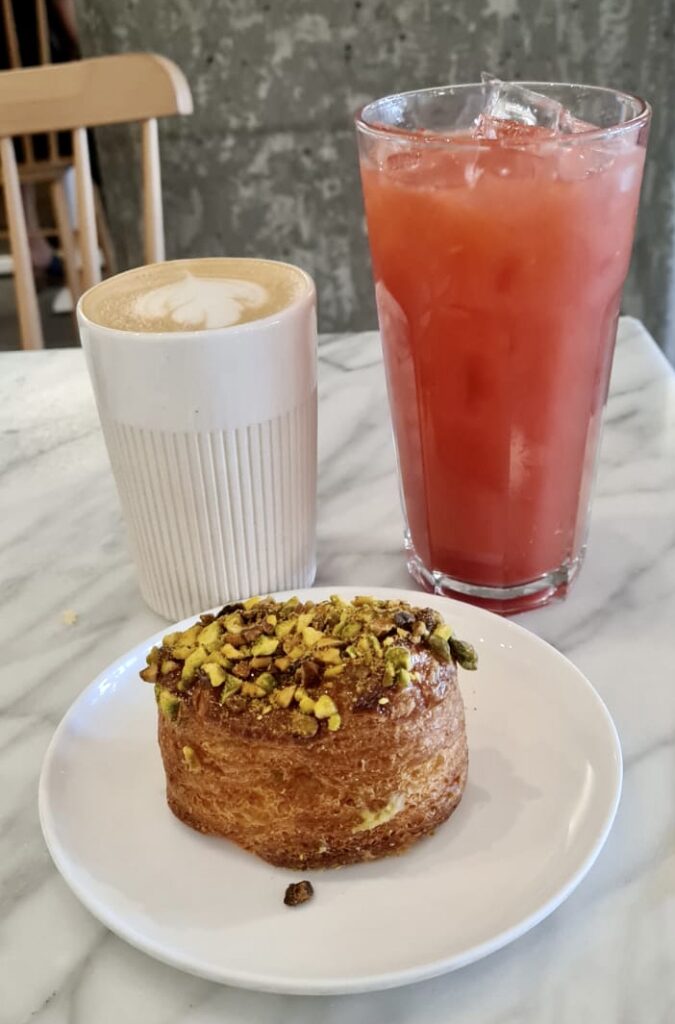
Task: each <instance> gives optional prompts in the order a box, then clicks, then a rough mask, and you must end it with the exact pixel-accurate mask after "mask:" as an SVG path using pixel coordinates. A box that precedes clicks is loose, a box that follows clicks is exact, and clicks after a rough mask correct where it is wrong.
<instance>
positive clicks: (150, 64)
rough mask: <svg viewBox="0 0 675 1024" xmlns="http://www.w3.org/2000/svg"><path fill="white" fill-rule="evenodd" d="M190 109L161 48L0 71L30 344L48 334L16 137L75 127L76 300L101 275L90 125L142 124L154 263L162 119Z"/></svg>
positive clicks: (9, 191) (23, 318) (6, 184)
mask: <svg viewBox="0 0 675 1024" xmlns="http://www.w3.org/2000/svg"><path fill="white" fill-rule="evenodd" d="M190 113H192V96H191V93H190V87H189V85H188V83H187V81H186V79H185V77H184V75H183V73H182V71H181V70H180V69H179V68H178V67H177V66H176V65H175V64H173V63H172V62H171V61H169V60H166V58H164V57H158V56H157V55H155V54H147V53H126V54H119V55H117V56H111V57H94V58H92V59H91V60H80V61H73V62H72V63H67V64H48V65H45V66H42V67H34V68H25V69H23V70H20V71H3V72H0V154H1V156H2V184H3V188H4V193H5V204H6V208H7V223H8V228H9V236H10V243H11V247H12V256H13V260H14V280H15V287H16V299H17V309H18V313H19V325H20V333H21V343H22V346H23V348H42V347H43V337H42V326H41V323H40V314H39V310H38V304H37V296H36V292H35V282H34V279H33V272H32V266H31V260H30V253H29V249H28V234H27V231H26V221H25V217H24V212H23V205H22V202H21V191H20V185H19V174H18V169H17V162H16V156H15V153H14V145H13V142H12V139H13V138H14V137H16V136H25V135H26V134H29V135H33V134H37V133H41V132H56V131H71V132H72V135H73V152H74V163H75V181H76V191H77V212H78V222H79V239H80V251H81V263H82V272H81V282H79V281H78V282H77V283H75V285H74V288H75V291H74V294H73V301H74V302H76V301H77V298H78V297H79V294H80V291H81V290H82V291H84V290H86V289H87V288H90V287H91V286H92V285H93V284H96V282H97V281H99V280H100V277H101V273H100V265H99V260H98V239H97V230H96V211H95V207H96V200H95V193H94V188H93V184H92V179H91V169H90V164H89V148H88V144H87V128H95V127H98V126H101V125H107V124H123V123H130V122H140V123H141V131H142V161H143V240H144V254H145V260H146V262H148V263H154V262H157V261H160V260H163V259H164V228H163V220H162V197H161V177H160V159H159V141H158V134H157V120H156V119H157V118H158V117H167V116H169V115H171V114H190ZM80 284H81V289H80Z"/></svg>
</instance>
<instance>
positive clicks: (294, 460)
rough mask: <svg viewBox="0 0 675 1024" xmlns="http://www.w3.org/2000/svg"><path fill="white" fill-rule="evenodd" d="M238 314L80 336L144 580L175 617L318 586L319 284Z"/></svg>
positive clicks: (161, 607)
mask: <svg viewBox="0 0 675 1024" xmlns="http://www.w3.org/2000/svg"><path fill="white" fill-rule="evenodd" d="M300 273H302V276H303V278H304V280H305V284H306V288H305V290H303V291H301V293H300V296H299V297H297V298H295V299H294V300H293V301H292V302H291V304H290V305H288V306H286V307H285V308H284V309H282V310H281V311H280V312H278V313H275V314H274V315H272V316H269V317H266V318H265V319H261V320H253V321H250V322H248V323H243V324H238V325H235V326H231V327H221V328H211V329H206V330H198V331H184V332H174V331H171V332H168V331H167V332H165V333H136V332H134V331H125V330H118V329H116V328H111V327H104V326H101V325H99V324H96V323H93V322H92V321H91V320H90V319H88V318H87V317H86V316H85V315H84V313H83V311H82V302H83V300H82V299H81V300H80V302H79V304H78V308H77V319H78V324H79V328H80V337H81V340H82V347H83V349H84V352H85V355H86V359H87V365H88V368H89V373H90V376H91V379H92V383H93V388H94V393H95V396H96V403H97V406H98V411H99V416H100V419H101V425H102V427H103V434H104V436H105V442H106V445H107V448H108V454H109V456H110V462H111V464H112V470H113V473H114V476H115V481H116V483H117V489H118V492H119V496H120V500H121V504H122V509H123V513H124V518H125V520H126V523H127V526H128V528H129V533H130V536H131V542H132V548H133V553H134V558H135V562H136V566H137V569H138V575H139V580H140V588H141V593H142V595H143V597H144V599H145V600H146V602H147V603H148V604H149V605H150V607H151V608H152V609H154V610H155V611H157V612H159V614H160V615H164V616H166V618H168V619H172V620H177V619H182V618H185V617H187V616H189V615H192V614H194V613H196V612H200V611H203V610H204V609H206V608H211V607H214V606H215V605H219V604H225V603H227V602H229V601H233V600H238V599H240V598H245V597H250V596H251V595H253V594H259V593H269V592H270V591H275V590H287V589H296V588H298V589H299V588H302V587H307V586H310V585H311V584H312V582H313V580H314V576H315V572H316V404H317V401H316V293H315V289H314V283H313V281H312V279H311V278H310V277H309V276H308V275H307V274H304V272H300Z"/></svg>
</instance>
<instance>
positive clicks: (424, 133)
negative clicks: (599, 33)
mask: <svg viewBox="0 0 675 1024" xmlns="http://www.w3.org/2000/svg"><path fill="white" fill-rule="evenodd" d="M484 84H485V83H483V82H458V83H456V84H453V83H450V82H449V83H446V84H445V85H432V86H428V87H427V88H425V89H408V90H406V91H404V92H394V93H390V94H388V95H385V96H380V97H378V98H377V99H374V100H369V101H368V103H365V104H364V105H363V106H362V107H361V108H360V109H359V110H358V111H357V112H356V114H355V115H354V122H355V124H356V128H357V130H358V131H361V132H363V133H364V134H366V135H371V136H373V137H375V138H389V139H399V140H400V139H413V138H414V139H415V140H416V142H420V143H433V142H443V143H445V144H446V145H447V144H448V143H450V144H452V143H453V142H454V141H455V140H454V138H453V136H452V135H449V134H448V133H447V132H437V131H433V130H432V129H421V130H420V129H418V130H411V129H407V128H397V127H396V126H395V125H385V124H383V123H382V122H375V123H372V122H369V121H368V120H367V112H368V109H369V108H370V107H374V106H375V105H376V104H378V103H383V102H384V101H385V100H397V99H401V100H403V99H405V98H407V97H410V96H422V95H424V94H425V93H443V92H449V91H453V92H455V91H459V90H465V89H476V88H482V87H483V85H484ZM505 84H509V85H522V86H523V87H524V88H526V89H532V90H533V91H536V90H537V88H541V87H542V86H564V87H566V88H571V89H579V90H582V89H583V90H587V91H588V92H595V93H607V94H608V95H612V96H619V97H623V98H624V99H626V100H631V101H632V102H636V103H637V104H638V105H639V106H640V108H641V109H640V112H639V113H638V114H636V115H635V117H632V118H630V119H629V120H628V121H622V122H620V123H618V124H614V125H608V126H607V127H606V128H597V127H595V126H594V127H592V128H589V129H588V130H586V131H580V132H575V133H574V134H570V135H561V136H560V138H561V139H562V140H564V142H565V144H569V145H579V144H580V143H585V142H594V141H597V140H598V139H604V138H607V137H608V136H613V135H619V134H622V133H624V132H627V131H630V130H631V129H635V128H638V127H642V126H644V125H645V124H647V123H648V121H649V119H650V117H651V114H652V108H651V105H650V104H649V103H648V102H647V100H645V99H643V98H642V97H641V96H638V95H637V94H634V93H630V92H624V91H623V90H622V89H612V88H610V87H609V86H605V85H586V84H584V83H583V82H542V81H539V82H529V81H528V82H521V81H520V80H518V81H516V80H512V79H509V80H506V79H505ZM475 141H476V144H477V145H483V144H487V145H491V144H493V142H492V140H489V139H476V140H475ZM552 141H556V140H552ZM539 145H541V139H537V140H534V139H533V140H532V141H525V142H522V143H520V142H519V143H518V148H522V149H526V148H527V147H529V146H539ZM463 146H464V147H465V146H466V143H463Z"/></svg>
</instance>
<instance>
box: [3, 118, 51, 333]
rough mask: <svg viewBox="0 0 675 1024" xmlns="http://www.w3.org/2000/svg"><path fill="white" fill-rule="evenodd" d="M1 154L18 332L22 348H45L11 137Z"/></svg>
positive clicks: (4, 144) (4, 141) (6, 140)
mask: <svg viewBox="0 0 675 1024" xmlns="http://www.w3.org/2000/svg"><path fill="white" fill-rule="evenodd" d="M0 153H1V154H2V184H3V188H4V191H5V205H6V208H7V226H8V228H9V244H10V248H11V250H12V261H13V263H14V289H15V292H16V306H17V311H18V314H19V332H20V335H21V347H22V348H44V338H43V336H42V324H41V322H40V309H39V307H38V301H37V293H36V291H35V278H34V277H33V265H32V262H31V258H30V249H29V247H28V232H27V231H26V218H25V215H24V212H23V201H22V199H21V187H20V185H19V174H18V171H17V167H16V157H15V156H14V143H13V142H12V139H7V138H5V139H0Z"/></svg>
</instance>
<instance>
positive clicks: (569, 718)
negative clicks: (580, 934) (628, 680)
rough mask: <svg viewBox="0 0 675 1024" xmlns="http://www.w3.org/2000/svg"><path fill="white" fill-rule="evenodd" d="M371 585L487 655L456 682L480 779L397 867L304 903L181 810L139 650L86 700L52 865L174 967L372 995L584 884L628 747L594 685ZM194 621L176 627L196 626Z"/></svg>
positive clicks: (489, 947)
mask: <svg viewBox="0 0 675 1024" xmlns="http://www.w3.org/2000/svg"><path fill="white" fill-rule="evenodd" d="M335 591H337V592H338V593H340V594H342V595H343V596H345V597H352V596H353V595H354V594H356V593H371V594H374V595H376V596H377V597H394V596H397V597H403V598H405V599H406V600H408V601H410V602H411V603H413V604H417V605H420V604H422V605H425V604H428V605H430V606H433V607H435V608H437V609H438V610H439V611H440V612H441V613H442V614H443V615H444V616H445V618H446V619H447V620H448V621H449V622H450V623H451V624H452V625H453V627H454V628H455V629H456V632H457V635H458V636H460V637H462V638H464V639H467V640H470V641H472V642H473V643H474V644H475V645H476V647H477V648H478V651H479V657H480V666H479V671H478V672H476V673H469V672H461V671H460V675H461V686H462V692H463V695H464V701H465V704H466V711H467V728H468V736H469V752H470V766H469V780H468V784H467V788H466V792H465V795H464V799H463V800H462V803H461V804H460V806H459V808H458V810H457V811H456V812H455V813H454V814H453V815H452V817H451V818H450V819H449V821H448V822H446V824H444V825H443V826H441V828H439V829H438V831H437V832H436V834H435V835H434V836H432V837H431V838H429V839H425V840H422V841H421V842H420V843H418V844H417V845H416V846H414V847H413V848H412V849H411V850H410V851H409V852H408V853H406V854H405V855H404V856H402V857H394V858H389V859H385V860H381V861H375V862H372V863H370V864H362V865H355V866H353V867H348V868H342V869H341V870H339V871H330V870H328V871H314V872H305V873H304V876H308V877H310V878H311V879H312V882H313V884H314V888H315V893H316V894H315V897H314V899H313V900H312V902H311V903H309V904H307V905H306V906H304V907H299V908H293V909H289V908H288V907H285V906H284V905H283V902H282V900H283V894H284V890H285V888H286V886H287V885H288V883H289V882H291V881H298V880H299V879H300V878H301V877H303V875H302V874H300V873H296V872H291V871H286V870H282V869H279V868H273V867H271V866H270V865H268V864H266V863H265V862H263V861H261V860H258V859H257V858H256V857H254V856H252V855H251V854H248V853H244V852H243V851H241V850H239V849H238V848H237V847H236V846H234V845H232V844H230V843H228V842H226V841H224V840H221V839H215V838H210V837H206V836H201V835H199V834H198V833H196V832H193V831H192V830H191V829H189V828H187V827H186V826H185V825H183V824H181V823H180V822H179V821H177V820H176V818H174V817H173V815H172V814H171V812H170V811H169V809H168V807H167V805H166V803H165V798H164V776H163V771H162V765H161V761H160V756H159V751H158V748H157V743H156V739H155V733H156V723H155V715H156V709H155V702H154V699H153V692H152V687H150V686H147V685H144V684H142V683H141V682H140V681H139V679H138V671H139V670H140V669H141V668H142V667H143V666H144V664H145V653H146V651H147V650H148V649H149V647H150V646H151V645H152V644H153V643H154V642H155V641H156V640H157V637H161V636H162V635H164V634H165V633H167V632H169V631H170V630H169V629H168V628H167V629H164V630H162V632H161V633H158V634H157V637H152V638H150V639H149V640H147V641H146V642H145V643H142V644H139V645H138V647H136V648H134V649H133V650H131V651H129V652H128V653H127V654H125V655H124V656H123V657H121V658H120V659H119V660H118V661H116V662H115V663H114V664H113V665H111V666H110V667H109V668H108V669H106V670H105V671H104V672H103V673H102V674H101V675H100V676H99V677H98V679H96V680H95V681H94V682H93V683H92V684H91V685H90V686H89V687H88V688H87V689H86V690H85V691H84V693H82V695H81V696H80V697H79V698H78V700H76V701H75V703H74V704H73V706H72V707H71V709H70V710H69V711H68V713H67V714H66V716H65V718H64V719H63V721H62V722H61V724H60V726H59V727H58V729H57V731H56V733H55V735H54V738H53V740H52V743H51V745H50V747H49V750H48V752H47V755H46V757H45V761H44V765H43V769H42V776H41V780H40V818H41V822H42V829H43V832H44V836H45V839H46V842H47V845H48V847H49V850H50V853H51V855H52V857H53V859H54V862H55V863H56V866H57V867H58V869H59V871H60V872H61V874H62V875H63V877H64V878H65V880H66V882H67V883H68V884H69V885H70V887H71V888H72V890H73V892H74V893H75V894H76V895H77V896H78V897H79V898H80V900H82V902H83V903H84V904H85V906H86V907H88V908H89V910H90V911H91V912H92V913H93V914H95V915H96V917H98V918H99V919H100V920H101V921H103V923H104V924H106V925H107V926H108V927H109V928H111V929H112V930H113V931H114V932H116V933H117V934H118V935H120V936H122V938H124V939H126V940H127V941H128V942H130V943H132V944H133V945H134V946H137V947H138V948H139V949H142V950H144V951H145V952H146V953H150V954H151V955H152V956H155V957H157V958H158V959H160V960H164V961H166V962H167V963H169V964H173V965H174V966H176V967H180V968H182V969H183V970H186V971H191V972H193V973H194V974H198V975H201V976H202V977H205V978H211V979H213V980H215V981H221V982H227V983H228V984H231V985H240V986H243V987H245V988H252V989H261V990H264V991H270V992H293V993H314V994H317V993H343V992H363V991H367V990H371V989H379V988H387V987H391V986H395V985H402V984H405V983H408V982H413V981H420V980H422V979H424V978H430V977H432V976H433V975H437V974H441V973H442V972H444V971H450V970H453V969H454V968H457V967H461V966H463V965H464V964H468V963H471V962H472V961H474V960H477V959H479V958H480V957H483V956H485V955H486V954H488V953H491V952H493V951H494V950H496V949H499V948H500V947H501V946H504V945H505V944H506V943H508V942H511V941H512V940H513V939H516V938H518V937H519V936H520V935H522V934H523V933H524V932H526V931H527V930H528V929H529V928H531V927H532V926H533V925H535V924H537V923H538V922H539V921H541V920H542V919H543V918H544V917H546V915H547V914H550V913H551V911H552V910H554V909H555V908H556V907H557V906H558V905H559V904H560V903H561V902H562V901H563V900H564V899H565V898H566V897H567V896H568V895H569V894H570V893H571V892H572V890H573V889H574V888H575V886H576V885H577V884H578V883H579V882H580V880H581V879H582V878H583V876H584V875H585V874H586V872H587V871H588V869H589V868H590V866H591V865H592V863H593V861H594V860H595V858H596V857H597V856H598V853H599V851H600V849H601V847H602V845H603V843H604V841H605V839H606V838H607V834H608V832H609V829H610V827H611V824H612V820H613V818H614V814H615V812H616V808H617V804H618V801H619V794H620V791H621V748H620V746H619V740H618V737H617V734H616V730H615V728H614V724H613V723H612V720H611V718H610V716H609V713H608V712H607V709H606V708H605V706H604V704H603V703H602V701H601V700H600V698H599V697H598V695H597V693H596V692H595V691H594V690H593V688H592V687H591V685H590V683H589V682H588V681H587V680H586V679H585V678H584V676H582V675H581V673H580V672H579V671H578V670H577V669H576V668H574V666H573V665H571V664H570V662H569V661H567V660H566V659H565V658H564V657H563V656H562V655H561V654H559V653H558V652H557V651H555V650H554V649H553V648H551V647H549V646H548V645H547V644H546V643H544V642H543V641H542V640H540V639H539V638H538V637H536V636H534V635H532V634H531V633H528V632H527V631H526V630H524V629H522V628H521V627H519V626H517V625H516V624H515V623H513V622H510V621H508V620H506V619H501V618H498V617H497V616H494V615H491V614H489V613H488V612H484V611H481V610H479V609H476V608H473V607H471V606H469V605H466V604H460V603H457V602H455V601H450V600H448V599H446V598H441V597H432V596H431V595H427V594H421V593H417V592H415V593H413V592H403V591H393V590H384V589H372V588H344V587H339V588H332V589H327V588H326V589H323V588H322V589H318V588H317V589H314V590H307V591H301V592H299V594H300V597H301V598H303V599H305V600H307V599H309V598H311V599H313V600H320V599H322V598H324V597H327V596H328V595H329V594H330V593H333V592H335ZM183 625H184V624H181V625H179V626H172V627H171V631H173V630H174V629H179V628H182V626H183Z"/></svg>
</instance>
